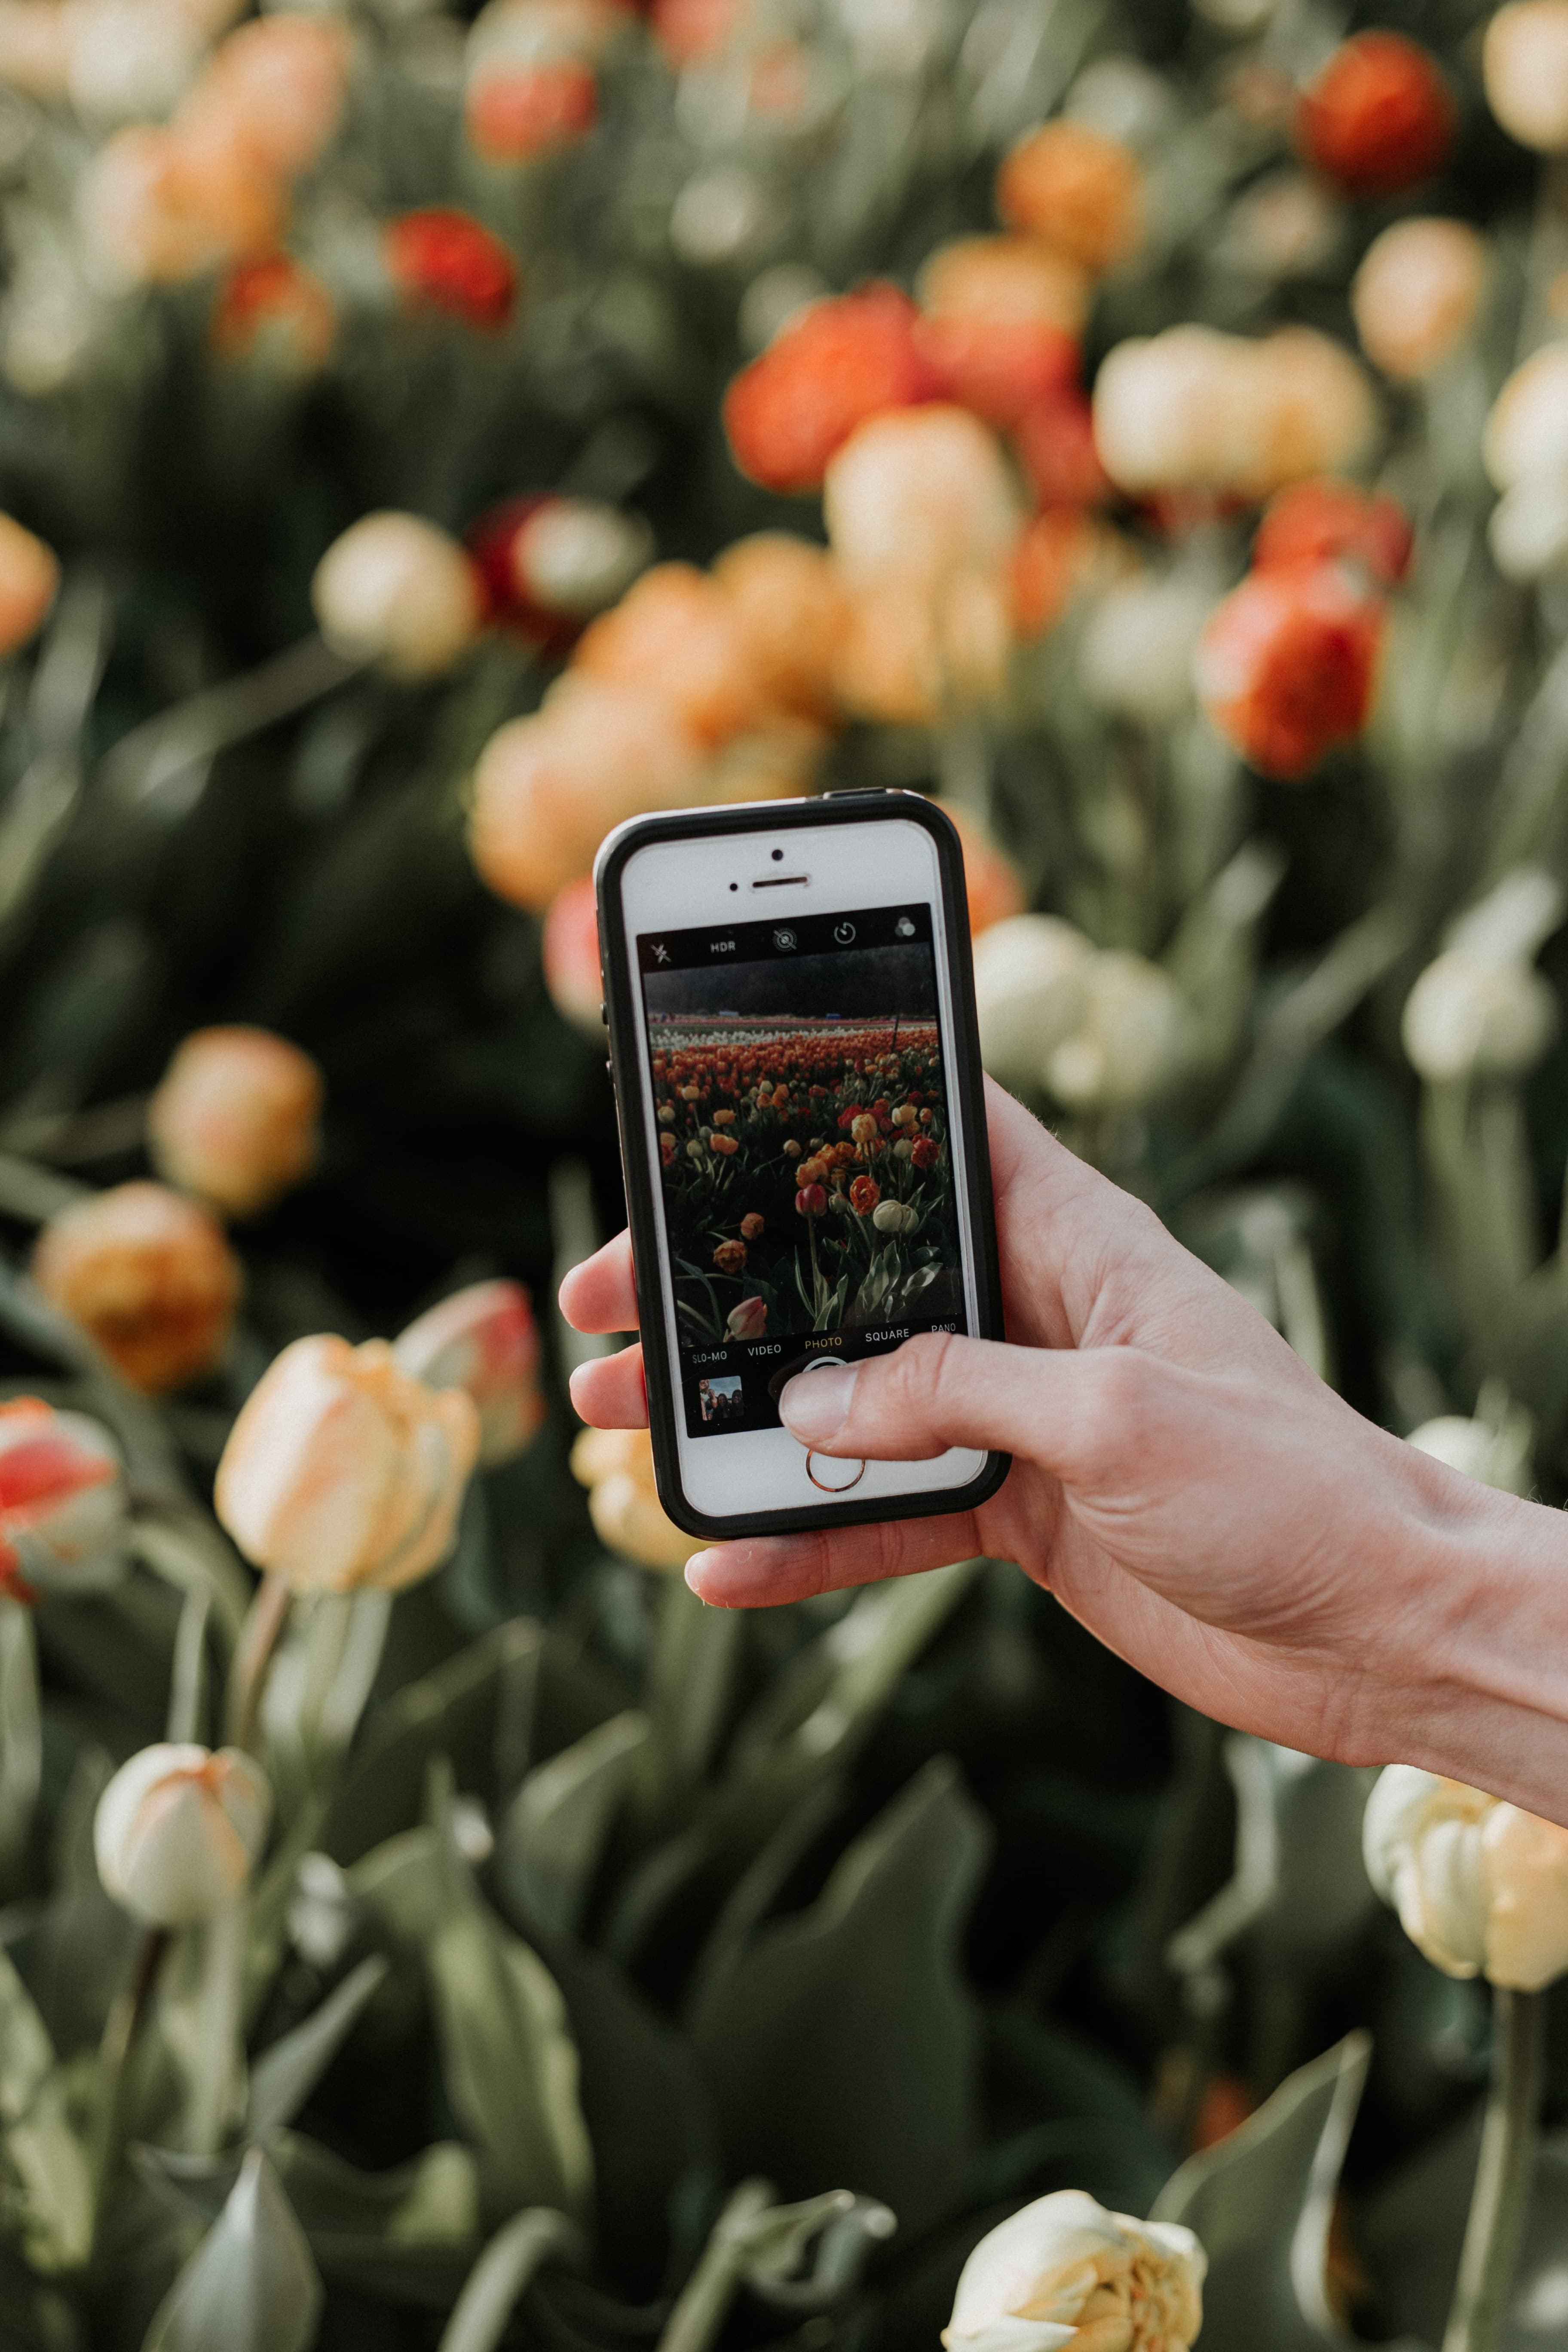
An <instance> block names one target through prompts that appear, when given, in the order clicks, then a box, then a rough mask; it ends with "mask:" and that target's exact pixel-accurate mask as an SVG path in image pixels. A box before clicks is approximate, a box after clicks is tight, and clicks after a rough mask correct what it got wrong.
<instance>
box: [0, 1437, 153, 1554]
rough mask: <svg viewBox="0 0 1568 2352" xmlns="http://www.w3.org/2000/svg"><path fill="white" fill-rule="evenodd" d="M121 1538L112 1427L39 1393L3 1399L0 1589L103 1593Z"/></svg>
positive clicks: (121, 1485) (121, 1488)
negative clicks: (58, 1407) (65, 1408)
mask: <svg viewBox="0 0 1568 2352" xmlns="http://www.w3.org/2000/svg"><path fill="white" fill-rule="evenodd" d="M124 1538H125V1474H124V1469H123V1466H122V1465H121V1459H120V1454H119V1450H118V1448H117V1447H116V1445H115V1444H114V1441H113V1439H112V1438H111V1437H110V1434H109V1432H108V1431H107V1430H106V1429H104V1428H102V1427H101V1426H100V1423H98V1422H96V1421H89V1419H88V1418H87V1416H86V1414H85V1413H79V1412H56V1410H55V1408H54V1406H53V1405H48V1404H44V1403H41V1402H39V1400H38V1399H37V1397H17V1398H16V1399H15V1400H14V1401H13V1402H10V1403H9V1404H0V1591H4V1590H5V1589H6V1588H7V1587H8V1588H9V1589H10V1590H11V1591H13V1592H20V1591H21V1590H22V1588H24V1587H26V1590H27V1591H29V1592H46V1593H48V1592H59V1593H66V1594H69V1593H77V1592H101V1591H105V1590H107V1588H108V1587H109V1586H110V1585H111V1584H116V1583H118V1582H119V1580H120V1578H121V1575H122V1573H123V1572H124V1567H125V1551H124Z"/></svg>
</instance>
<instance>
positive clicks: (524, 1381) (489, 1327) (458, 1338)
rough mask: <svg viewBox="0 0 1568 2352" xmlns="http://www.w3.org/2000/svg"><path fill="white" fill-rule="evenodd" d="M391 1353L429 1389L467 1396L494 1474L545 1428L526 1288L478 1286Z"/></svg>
mask: <svg viewBox="0 0 1568 2352" xmlns="http://www.w3.org/2000/svg"><path fill="white" fill-rule="evenodd" d="M393 1353H394V1354H395V1356H396V1358H397V1360H398V1363H399V1364H400V1365H401V1366H402V1368H403V1370H405V1372H409V1373H412V1375H413V1376H414V1378H415V1379H416V1380H418V1381H424V1383H425V1385H426V1387H427V1388H432V1389H461V1390H463V1391H464V1392H465V1393H466V1394H467V1395H468V1396H470V1397H471V1398H472V1399H473V1401H474V1403H475V1405H476V1407H477V1408H478V1411H479V1460H480V1462H481V1463H482V1464H483V1465H485V1467H486V1468H487V1469H488V1468H489V1467H491V1466H493V1465H495V1464H496V1463H498V1462H509V1461H510V1459H511V1457H512V1455H513V1454H521V1451H522V1449H523V1447H524V1446H525V1445H526V1444H528V1442H529V1440H530V1439H531V1437H532V1436H533V1435H534V1433H536V1431H537V1430H538V1429H539V1427H540V1425H541V1423H542V1422H543V1420H544V1418H545V1413H546V1410H547V1408H546V1405H545V1402H544V1398H543V1396H542V1393H541V1391H540V1386H539V1326H538V1324H537V1323H536V1322H535V1321H534V1319H533V1307H532V1304H531V1300H530V1298H529V1296H528V1293H527V1291H526V1290H525V1289H524V1288H523V1286H522V1285H521V1282H506V1281H496V1282H473V1283H470V1284H469V1285H468V1288H467V1289H466V1290H458V1291H454V1292H453V1294H452V1296H451V1297H449V1298H443V1299H441V1300H440V1301H439V1302H438V1303H437V1305H436V1306H434V1307H428V1308H427V1309H426V1312H425V1313H424V1314H423V1315H421V1316H420V1317H419V1318H418V1319H417V1320H416V1322H413V1323H410V1325H409V1326H408V1328H407V1329H406V1330H405V1332H403V1333H402V1334H401V1336H400V1337H399V1338H398V1339H397V1340H396V1342H395V1345H394V1349H393Z"/></svg>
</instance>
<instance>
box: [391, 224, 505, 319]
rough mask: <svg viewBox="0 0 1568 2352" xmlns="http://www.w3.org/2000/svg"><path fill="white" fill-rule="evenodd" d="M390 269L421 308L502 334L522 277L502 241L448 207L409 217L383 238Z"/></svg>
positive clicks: (401, 288)
mask: <svg viewBox="0 0 1568 2352" xmlns="http://www.w3.org/2000/svg"><path fill="white" fill-rule="evenodd" d="M383 249H384V253H385V256H386V266H387V268H388V270H389V271H390V272H391V275H392V278H393V280H394V282H395V285H396V286H397V288H398V289H399V291H400V292H401V293H402V294H403V296H404V299H405V300H406V301H408V302H410V303H411V304H413V305H414V306H415V307H416V308H419V309H425V310H445V311H447V312H448V313H449V314H450V315H451V316H452V317H453V318H455V319H463V320H467V322H468V325H469V326H470V327H477V328H480V329H487V330H499V329H500V328H502V327H504V326H505V325H506V324H507V322H508V320H510V317H511V314H512V310H513V309H514V307H515V306H516V302H517V289H518V272H517V264H516V262H515V261H514V260H513V259H512V257H511V254H510V251H509V249H508V247H506V246H504V245H503V244H502V243H501V241H500V237H498V236H492V235H491V233H490V231H489V229H488V228H486V227H484V226H483V225H482V224H481V223H480V222H479V221H477V220H475V219H474V218H473V217H472V216H471V215H469V214H468V213H462V212H457V211H455V210H453V209H452V208H451V207H449V206H447V205H431V206H429V207H428V208H426V210H424V211H422V212H412V213H405V214H404V215H403V216H402V218H401V219H400V220H395V221H392V222H389V224H388V225H387V227H386V229H385V230H384V235H383Z"/></svg>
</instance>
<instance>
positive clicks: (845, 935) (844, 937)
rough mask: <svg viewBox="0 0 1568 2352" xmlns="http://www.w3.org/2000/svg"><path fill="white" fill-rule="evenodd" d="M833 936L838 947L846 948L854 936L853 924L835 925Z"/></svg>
mask: <svg viewBox="0 0 1568 2352" xmlns="http://www.w3.org/2000/svg"><path fill="white" fill-rule="evenodd" d="M833 936H834V938H835V939H836V940H837V942H838V944H839V946H840V947H841V948H847V946H848V944H849V942H850V940H852V939H853V938H854V936H855V926H854V924H853V923H838V924H836V925H835V927H834V932H833Z"/></svg>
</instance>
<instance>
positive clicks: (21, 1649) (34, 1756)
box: [0, 1597, 44, 1895]
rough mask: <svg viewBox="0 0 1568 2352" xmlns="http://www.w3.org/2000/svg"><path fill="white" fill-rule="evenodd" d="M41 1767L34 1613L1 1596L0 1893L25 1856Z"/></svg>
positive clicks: (42, 1753)
mask: <svg viewBox="0 0 1568 2352" xmlns="http://www.w3.org/2000/svg"><path fill="white" fill-rule="evenodd" d="M43 1769H44V1733H43V1723H42V1720H41V1717H40V1716H39V1712H38V1651H37V1642H36V1641H35V1639H34V1635H33V1612H32V1611H31V1610H30V1609H29V1608H26V1607H25V1606H24V1604H23V1603H22V1602H21V1601H11V1600H8V1599H5V1598H4V1597H0V1895H3V1894H5V1893H6V1892H9V1891H14V1889H13V1887H12V1885H11V1882H13V1881H14V1880H15V1879H16V1875H17V1874H18V1872H19V1870H20V1869H21V1866H22V1864H23V1863H24V1861H25V1860H26V1853H27V1846H28V1842H29V1840H30V1838H31V1836H32V1830H33V1815H34V1812H35V1811H36V1809H37V1802H38V1790H39V1786H40V1783H41V1781H42V1779H43Z"/></svg>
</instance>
